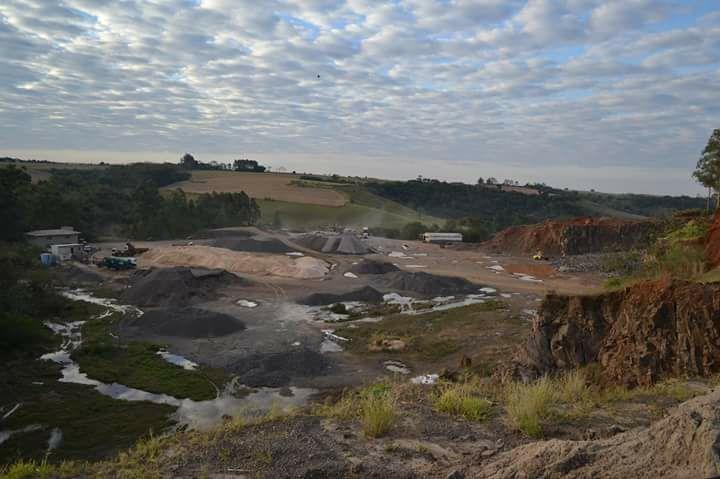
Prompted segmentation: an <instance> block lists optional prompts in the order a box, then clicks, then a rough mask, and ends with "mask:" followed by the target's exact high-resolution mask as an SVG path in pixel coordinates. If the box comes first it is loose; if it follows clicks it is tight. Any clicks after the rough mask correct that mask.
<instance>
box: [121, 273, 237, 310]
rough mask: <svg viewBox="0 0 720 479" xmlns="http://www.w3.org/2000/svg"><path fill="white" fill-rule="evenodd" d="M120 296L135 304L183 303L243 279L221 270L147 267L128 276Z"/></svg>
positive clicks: (205, 297)
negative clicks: (127, 282)
mask: <svg viewBox="0 0 720 479" xmlns="http://www.w3.org/2000/svg"><path fill="white" fill-rule="evenodd" d="M129 281H130V287H129V288H128V289H126V290H125V291H124V292H123V299H124V300H125V301H128V302H130V303H132V304H136V305H138V306H174V307H177V306H186V305H189V304H193V303H198V302H203V301H210V300H212V299H215V298H217V297H218V294H217V291H218V289H220V288H222V287H224V286H229V285H233V284H241V283H243V282H244V280H243V279H241V278H238V277H237V276H235V275H234V274H230V273H228V272H227V271H224V270H221V269H215V270H209V269H202V268H186V267H175V268H150V269H148V270H139V271H137V272H135V273H134V274H133V275H132V276H131V277H130V280H129Z"/></svg>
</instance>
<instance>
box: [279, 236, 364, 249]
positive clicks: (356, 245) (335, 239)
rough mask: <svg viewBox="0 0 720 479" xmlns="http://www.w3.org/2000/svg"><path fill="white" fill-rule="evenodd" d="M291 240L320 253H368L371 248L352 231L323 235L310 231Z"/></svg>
mask: <svg viewBox="0 0 720 479" xmlns="http://www.w3.org/2000/svg"><path fill="white" fill-rule="evenodd" d="M293 241H294V242H295V243H297V244H298V245H300V246H302V247H303V248H308V249H311V250H314V251H319V252H322V253H332V254H368V253H371V252H372V250H371V249H370V247H368V245H366V244H365V243H363V242H362V241H361V240H360V239H359V238H358V237H357V236H355V235H354V234H352V233H342V234H339V235H331V236H328V235H324V234H320V233H310V234H305V235H299V236H296V237H294V238H293Z"/></svg>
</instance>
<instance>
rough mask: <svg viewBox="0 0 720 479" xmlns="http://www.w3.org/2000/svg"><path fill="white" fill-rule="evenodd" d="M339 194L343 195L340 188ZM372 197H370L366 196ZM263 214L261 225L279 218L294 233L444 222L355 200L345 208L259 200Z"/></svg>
mask: <svg viewBox="0 0 720 479" xmlns="http://www.w3.org/2000/svg"><path fill="white" fill-rule="evenodd" d="M338 191H344V190H343V189H341V188H338ZM367 195H370V193H367ZM256 201H257V203H258V205H259V206H260V211H261V212H262V219H261V220H260V221H261V223H265V224H270V223H272V222H273V221H274V220H275V218H276V214H277V215H278V216H279V219H280V223H281V225H282V226H283V227H286V228H291V229H303V230H309V229H317V228H320V227H322V226H327V225H342V226H349V227H355V228H362V227H365V226H367V227H368V228H388V229H400V228H402V227H403V226H405V225H406V224H408V223H411V222H413V221H421V222H423V223H425V224H433V223H436V224H444V223H445V220H444V219H442V218H437V217H429V216H425V215H420V214H419V213H418V212H416V211H414V210H411V209H410V208H406V207H404V206H402V205H396V204H392V202H390V201H386V200H382V199H380V201H381V202H383V203H384V204H383V203H378V202H373V205H374V206H369V205H367V204H362V203H359V202H355V200H352V198H351V202H349V203H348V204H346V205H344V206H337V207H335V206H321V205H308V204H300V203H288V202H284V201H275V200H266V199H257V200H256Z"/></svg>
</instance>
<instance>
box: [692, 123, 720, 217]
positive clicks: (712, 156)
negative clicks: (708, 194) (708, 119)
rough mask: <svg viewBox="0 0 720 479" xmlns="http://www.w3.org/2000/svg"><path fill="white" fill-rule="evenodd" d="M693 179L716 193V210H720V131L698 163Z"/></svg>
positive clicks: (719, 130)
mask: <svg viewBox="0 0 720 479" xmlns="http://www.w3.org/2000/svg"><path fill="white" fill-rule="evenodd" d="M693 177H695V179H696V180H697V181H698V182H699V183H700V184H701V185H703V186H704V187H706V188H708V189H711V190H713V191H714V192H715V195H716V197H717V202H716V204H715V208H716V209H720V129H716V130H715V131H713V133H712V135H711V136H710V139H709V140H708V143H707V145H706V146H705V149H704V150H703V152H702V156H701V157H700V159H699V160H698V162H697V167H696V168H695V171H694V172H693Z"/></svg>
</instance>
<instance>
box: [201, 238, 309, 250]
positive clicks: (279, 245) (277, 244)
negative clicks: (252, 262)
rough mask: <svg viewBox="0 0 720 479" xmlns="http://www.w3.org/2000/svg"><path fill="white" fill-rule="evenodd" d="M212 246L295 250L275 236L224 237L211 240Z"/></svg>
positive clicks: (237, 248) (232, 248) (231, 248)
mask: <svg viewBox="0 0 720 479" xmlns="http://www.w3.org/2000/svg"><path fill="white" fill-rule="evenodd" d="M212 246H215V247H217V248H226V249H230V250H233V251H248V252H251V253H290V252H292V251H295V250H294V249H292V248H291V247H289V246H288V245H286V244H285V243H283V242H282V241H280V240H278V239H275V238H270V239H265V240H257V239H252V238H237V237H225V238H218V239H215V240H213V242H212Z"/></svg>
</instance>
